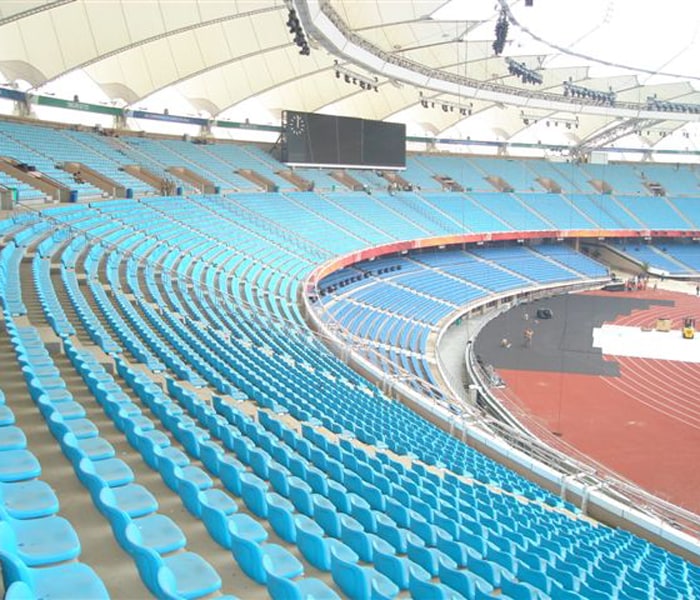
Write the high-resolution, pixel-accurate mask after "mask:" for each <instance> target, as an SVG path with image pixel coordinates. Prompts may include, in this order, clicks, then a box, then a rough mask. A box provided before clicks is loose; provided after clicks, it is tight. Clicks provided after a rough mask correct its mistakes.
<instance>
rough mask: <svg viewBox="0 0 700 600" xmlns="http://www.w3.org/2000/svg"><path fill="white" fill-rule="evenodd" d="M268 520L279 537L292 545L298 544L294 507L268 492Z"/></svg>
mask: <svg viewBox="0 0 700 600" xmlns="http://www.w3.org/2000/svg"><path fill="white" fill-rule="evenodd" d="M267 518H268V520H269V522H270V525H271V526H272V529H274V530H275V533H276V534H277V535H278V536H280V537H281V538H282V539H283V540H284V541H285V542H289V543H290V544H294V543H296V539H297V531H296V526H295V525H294V505H293V504H292V503H291V502H290V501H289V500H287V499H286V498H284V497H282V496H280V495H279V494H276V493H275V492H268V494H267Z"/></svg>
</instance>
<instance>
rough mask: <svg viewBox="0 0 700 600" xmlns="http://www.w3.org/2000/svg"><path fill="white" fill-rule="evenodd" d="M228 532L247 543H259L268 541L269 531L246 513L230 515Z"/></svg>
mask: <svg viewBox="0 0 700 600" xmlns="http://www.w3.org/2000/svg"><path fill="white" fill-rule="evenodd" d="M228 530H229V532H230V533H231V535H232V536H236V537H237V538H240V539H244V540H246V541H251V542H255V543H259V542H264V541H265V540H266V539H267V531H266V530H265V528H264V527H263V526H262V525H261V524H260V522H259V521H256V520H255V519H253V517H251V516H250V515H246V514H245V513H240V514H234V515H230V516H229V519H228Z"/></svg>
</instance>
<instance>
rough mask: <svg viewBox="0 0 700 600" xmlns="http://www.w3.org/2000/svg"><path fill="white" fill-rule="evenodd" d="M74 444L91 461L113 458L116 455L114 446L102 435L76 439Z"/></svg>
mask: <svg viewBox="0 0 700 600" xmlns="http://www.w3.org/2000/svg"><path fill="white" fill-rule="evenodd" d="M76 444H77V446H78V448H80V450H81V451H82V452H83V453H84V454H85V456H87V458H89V459H90V460H93V461H95V460H104V459H105V458H113V457H114V456H115V455H116V451H115V450H114V446H112V444H110V443H109V442H108V441H107V440H106V439H104V438H103V437H99V436H98V437H91V438H85V439H82V440H76Z"/></svg>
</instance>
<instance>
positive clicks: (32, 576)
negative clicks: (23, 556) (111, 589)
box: [0, 550, 109, 600]
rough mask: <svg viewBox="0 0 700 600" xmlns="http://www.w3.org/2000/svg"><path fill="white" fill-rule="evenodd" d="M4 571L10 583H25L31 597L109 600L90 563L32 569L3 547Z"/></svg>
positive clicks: (0, 553)
mask: <svg viewBox="0 0 700 600" xmlns="http://www.w3.org/2000/svg"><path fill="white" fill-rule="evenodd" d="M0 562H1V563H2V574H3V579H4V583H5V585H6V586H12V585H13V584H14V583H16V582H20V581H21V582H24V583H25V584H26V585H27V587H28V588H29V589H30V591H31V594H32V595H31V598H42V600H109V594H108V592H107V589H106V588H105V586H104V583H102V580H101V579H100V578H99V577H98V575H97V574H96V573H95V571H93V570H92V569H91V568H90V567H89V566H88V565H85V564H83V563H80V562H67V563H63V564H60V565H54V566H49V567H41V568H32V567H28V566H27V565H25V564H24V563H23V562H22V561H21V560H20V559H19V558H17V557H16V556H13V555H10V554H8V553H7V552H4V551H2V550H0Z"/></svg>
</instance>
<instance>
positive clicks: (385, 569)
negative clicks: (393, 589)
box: [372, 538, 409, 590]
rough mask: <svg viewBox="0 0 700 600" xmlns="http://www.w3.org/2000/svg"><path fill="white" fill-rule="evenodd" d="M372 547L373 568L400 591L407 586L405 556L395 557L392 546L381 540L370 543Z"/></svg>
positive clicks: (406, 561) (407, 575) (407, 563)
mask: <svg viewBox="0 0 700 600" xmlns="http://www.w3.org/2000/svg"><path fill="white" fill-rule="evenodd" d="M372 544H373V546H374V568H375V569H377V571H379V572H380V573H381V574H382V575H386V576H387V577H388V578H389V579H391V581H392V582H394V583H395V584H396V585H397V586H398V588H399V589H400V590H407V589H408V586H409V573H408V566H409V561H408V559H407V558H406V557H405V556H397V555H396V551H395V550H394V548H393V546H392V545H391V544H389V542H386V541H385V540H383V539H381V538H375V539H374V540H373V541H372Z"/></svg>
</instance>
